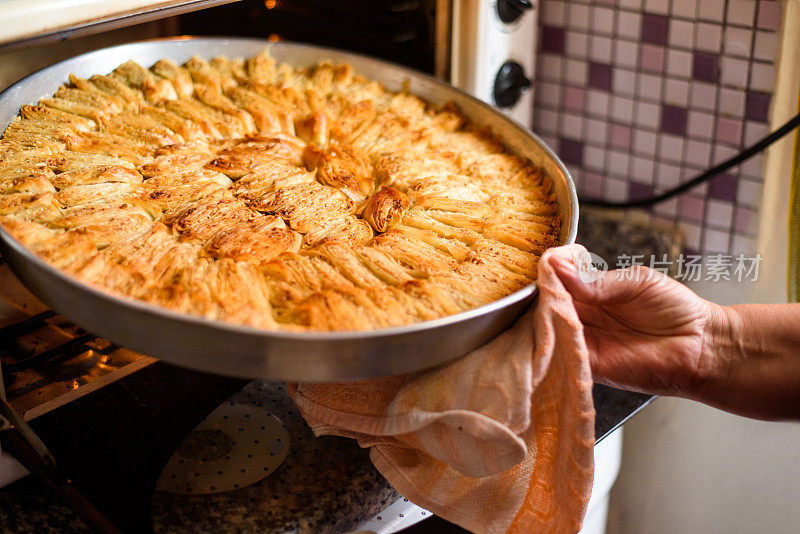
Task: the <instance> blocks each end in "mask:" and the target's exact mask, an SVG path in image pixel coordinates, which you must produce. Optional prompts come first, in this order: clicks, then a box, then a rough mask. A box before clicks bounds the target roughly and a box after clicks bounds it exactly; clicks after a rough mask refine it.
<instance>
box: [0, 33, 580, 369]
mask: <svg viewBox="0 0 800 534" xmlns="http://www.w3.org/2000/svg"><path fill="white" fill-rule="evenodd" d="M265 47H266V48H269V49H270V53H271V54H272V55H273V56H274V57H275V58H276V59H277V60H279V61H285V62H288V63H289V64H292V65H296V66H306V65H311V64H314V63H316V62H317V61H319V60H321V59H330V60H332V61H335V62H346V63H349V64H350V65H352V66H353V68H354V69H355V70H356V72H358V73H360V74H362V75H364V76H366V77H368V78H371V79H374V80H377V81H379V82H381V83H383V84H384V85H385V86H386V87H387V88H388V89H390V90H400V89H402V88H403V86H404V84H408V89H409V91H410V92H411V93H413V94H416V95H418V96H420V97H422V98H424V99H425V100H427V101H429V102H432V103H434V104H443V103H445V102H447V101H452V102H454V103H455V104H457V105H458V106H459V107H460V108H461V110H462V111H463V113H464V114H465V115H466V116H467V117H468V118H469V119H470V120H471V121H472V122H473V123H475V124H479V125H481V126H486V127H488V128H489V129H490V130H491V131H492V132H493V133H494V134H495V135H496V136H497V137H499V138H500V139H501V140H502V142H503V143H504V144H505V145H506V147H508V148H509V149H510V150H511V151H513V152H515V153H517V154H519V155H521V156H524V157H526V158H528V159H530V160H531V161H532V162H533V163H534V164H536V165H539V166H540V167H542V168H543V170H544V172H545V174H546V175H547V176H549V177H550V179H551V180H552V182H553V184H554V189H555V195H556V198H557V203H558V211H559V214H560V216H561V221H562V226H561V231H560V235H559V237H558V243H559V244H565V243H572V242H574V240H575V233H576V231H577V221H578V200H577V196H576V194H575V187H574V185H573V182H572V178H571V177H570V175H569V172H568V171H567V169H566V168H565V167H564V165H563V163H561V161H560V160H559V159H558V157H557V156H556V155H555V154H554V153H553V151H552V150H550V148H548V147H547V146H546V145H545V144H544V143H543V142H542V141H541V139H539V138H538V137H537V136H535V135H534V134H532V133H531V132H530V131H528V130H526V129H525V128H523V127H522V126H520V125H519V124H517V123H516V122H514V121H512V120H511V119H509V118H507V117H506V116H505V115H503V114H501V113H500V112H499V111H497V110H495V109H494V108H492V107H491V106H489V105H487V104H485V103H483V102H481V101H480V100H477V99H475V98H473V97H471V96H469V95H467V94H466V93H464V92H462V91H459V90H458V89H455V88H453V87H451V86H449V85H447V84H445V83H442V82H440V81H438V80H436V79H434V78H431V77H429V76H427V75H424V74H421V73H419V72H416V71H413V70H410V69H408V68H405V67H401V66H398V65H394V64H391V63H387V62H384V61H379V60H376V59H372V58H369V57H366V56H362V55H358V54H353V53H349V52H342V51H337V50H331V49H327V48H321V47H316V46H309V45H304V44H296V43H289V42H277V43H271V42H269V41H266V40H261V39H238V38H188V37H180V38H175V39H160V40H155V41H144V42H138V43H132V44H125V45H121V46H115V47H111V48H106V49H103V50H98V51H95V52H90V53H88V54H83V55H80V56H77V57H74V58H72V59H68V60H66V61H62V62H60V63H56V64H55V65H52V66H50V67H47V68H45V69H42V70H40V71H38V72H36V73H34V74H31V75H30V76H28V77H26V78H24V79H23V80H21V81H19V82H17V83H16V84H14V85H12V86H11V87H9V88H8V89H6V90H5V91H4V92H3V93H2V94H0V130H5V128H6V126H7V125H8V124H9V123H10V122H11V121H12V120H13V119H14V117H16V116H17V114H18V113H19V109H20V107H21V106H23V105H25V104H35V103H36V102H37V101H38V100H39V99H41V98H43V97H45V96H48V95H51V94H52V93H54V92H55V91H56V89H58V87H59V86H60V85H61V84H63V83H64V82H66V80H67V76H68V75H69V74H70V73H74V74H76V75H77V76H81V77H89V76H91V75H93V74H98V73H108V72H110V71H111V70H113V69H114V68H116V67H117V66H118V65H120V64H121V63H124V62H125V61H127V60H128V59H133V60H134V61H136V62H137V63H139V64H141V65H143V66H146V67H149V66H150V65H152V64H153V63H155V62H156V61H158V60H159V59H161V58H170V59H172V60H173V61H176V62H178V63H183V62H185V61H186V60H188V59H189V58H190V57H192V56H193V55H199V56H202V57H206V58H211V57H213V56H217V55H226V56H229V57H248V56H253V55H256V54H258V53H259V52H261V51H262V50H263V49H264V48H265ZM0 243H2V252H3V254H4V256H5V258H6V260H7V262H8V264H9V265H10V267H11V269H12V270H13V271H14V273H15V274H16V275H17V276H18V277H19V278H20V279H21V280H22V282H23V283H24V284H25V285H26V286H27V287H28V288H29V289H30V290H31V291H32V292H33V293H34V294H35V295H36V296H37V297H39V298H40V299H41V300H42V301H44V302H45V303H46V304H48V305H49V306H51V307H52V308H53V309H55V310H56V311H58V312H59V313H61V314H63V315H64V316H65V317H67V318H68V319H70V320H72V321H74V322H75V323H76V324H78V325H80V326H82V327H83V328H85V329H87V330H89V331H91V332H93V333H95V334H98V335H100V336H103V337H105V338H107V339H109V340H110V341H112V342H114V343H117V344H119V345H122V346H125V347H128V348H130V349H133V350H137V351H140V352H142V353H145V354H148V355H150V356H154V357H157V358H161V359H162V360H164V361H167V362H170V363H174V364H177V365H182V366H185V367H190V368H194V369H199V370H202V371H208V372H212V373H218V374H225V375H232V376H239V377H248V378H266V379H283V380H306V381H332V380H345V379H355V378H362V377H372V376H381V375H391V374H396V373H401V372H406V371H414V370H418V369H424V368H428V367H432V366H434V365H437V364H440V363H443V362H446V361H448V360H451V359H453V358H456V357H459V356H461V355H463V354H466V353H467V352H469V351H471V350H473V349H475V348H477V347H479V346H481V345H482V344H484V343H486V342H487V341H489V340H490V339H491V338H493V337H494V336H496V335H497V334H498V333H500V332H502V331H503V330H505V329H507V328H508V327H509V326H511V324H513V322H514V321H515V320H516V319H517V318H518V317H519V316H520V315H521V314H522V312H523V311H524V310H525V309H526V308H527V307H528V306H529V305H530V303H531V301H532V300H533V298H534V297H535V295H536V286H535V285H531V286H529V287H526V288H524V289H522V290H520V291H517V292H516V293H513V294H511V295H508V296H507V297H505V298H502V299H500V300H498V301H495V302H493V303H491V304H488V305H486V306H482V307H480V308H476V309H474V310H469V311H466V312H463V313H459V314H457V315H451V316H449V317H443V318H441V319H436V320H433V321H426V322H422V323H417V324H412V325H409V326H404V327H397V328H387V329H380V330H371V331H365V332H361V331H358V332H320V333H292V332H280V331H278V332H275V331H267V330H260V329H255V328H249V327H245V326H238V325H233V324H227V323H223V322H218V321H212V320H208V319H203V318H201V317H195V316H191V315H186V314H181V313H176V312H172V311H169V310H166V309H163V308H159V307H157V306H152V305H148V304H145V303H143V302H140V301H136V300H133V299H127V298H124V297H118V296H114V295H110V294H107V293H104V292H103V291H101V290H98V289H95V288H92V287H90V286H88V285H85V284H83V283H81V282H79V281H78V280H77V279H75V278H72V277H71V276H69V275H67V274H65V273H62V272H60V271H58V270H57V269H55V268H53V267H51V266H49V265H47V264H46V263H45V262H44V261H42V260H41V259H39V258H38V257H37V256H35V255H34V254H33V253H32V252H30V251H29V250H27V249H26V248H25V247H23V246H22V245H21V244H20V243H18V242H17V241H16V240H15V239H13V238H12V237H10V236H9V235H8V233H6V232H5V231H2V230H0Z"/></svg>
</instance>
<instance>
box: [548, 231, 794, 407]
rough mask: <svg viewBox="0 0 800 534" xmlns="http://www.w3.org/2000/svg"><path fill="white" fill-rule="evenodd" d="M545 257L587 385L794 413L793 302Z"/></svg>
mask: <svg viewBox="0 0 800 534" xmlns="http://www.w3.org/2000/svg"><path fill="white" fill-rule="evenodd" d="M576 249H577V250H580V249H579V248H578V247H576ZM548 253H549V252H546V253H545V254H548ZM553 263H554V266H555V268H556V272H557V273H558V276H559V279H560V280H561V281H562V283H563V284H564V286H565V287H566V289H567V291H569V293H570V294H571V296H572V299H573V302H574V304H575V308H576V310H577V312H578V315H579V317H580V319H581V321H582V323H583V327H584V336H585V339H586V344H587V348H588V350H589V357H590V362H591V367H592V373H593V376H594V379H595V381H596V382H599V383H603V384H607V385H611V386H614V387H619V388H622V389H627V390H632V391H640V392H644V393H651V394H657V395H672V396H679V397H685V398H689V399H693V400H697V401H700V402H704V403H706V404H709V405H711V406H715V407H717V408H720V409H723V410H727V411H730V412H732V413H736V414H739V415H744V416H747V417H756V418H760V419H800V354H798V347H800V305H798V304H745V305H739V306H720V305H718V304H715V303H713V302H710V301H708V300H705V299H703V298H700V297H699V296H697V295H696V294H695V293H694V292H692V291H691V290H690V289H689V288H687V287H686V286H684V285H683V284H681V283H679V282H677V281H675V280H672V279H671V278H669V277H668V276H666V275H664V274H663V273H660V272H658V271H654V270H652V269H649V268H647V267H644V266H634V267H631V268H627V269H622V270H615V271H608V272H605V273H587V272H585V270H583V269H582V268H581V267H580V265H581V264H582V260H581V259H580V258H579V257H576V258H574V261H569V260H568V259H565V258H559V259H558V260H557V261H554V262H553Z"/></svg>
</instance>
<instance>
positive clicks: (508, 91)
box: [493, 61, 531, 108]
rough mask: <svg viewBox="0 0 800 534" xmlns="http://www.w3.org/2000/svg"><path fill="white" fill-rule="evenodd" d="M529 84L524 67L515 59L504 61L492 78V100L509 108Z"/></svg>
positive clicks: (500, 105)
mask: <svg viewBox="0 0 800 534" xmlns="http://www.w3.org/2000/svg"><path fill="white" fill-rule="evenodd" d="M530 86H531V81H530V80H529V79H528V78H527V77H526V76H525V69H523V68H522V65H520V64H519V63H517V62H516V61H506V62H505V63H503V66H502V67H500V70H499V71H497V76H496V77H495V79H494V92H493V96H494V102H495V104H497V107H501V108H510V107H511V106H513V105H514V104H516V103H517V101H518V100H519V99H520V97H521V96H522V94H523V93H524V92H525V91H527V90H528V87H530Z"/></svg>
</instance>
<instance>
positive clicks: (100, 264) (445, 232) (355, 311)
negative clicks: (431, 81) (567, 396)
mask: <svg viewBox="0 0 800 534" xmlns="http://www.w3.org/2000/svg"><path fill="white" fill-rule="evenodd" d="M0 223H1V224H2V225H3V227H4V228H5V229H6V230H7V231H9V232H10V233H11V234H12V235H13V236H14V237H15V238H16V239H18V240H20V241H21V242H22V243H23V244H24V245H25V246H27V247H28V248H29V249H31V250H33V251H34V252H35V253H36V254H38V255H39V256H40V257H42V258H43V259H44V260H46V261H47V262H49V263H51V264H52V265H54V266H55V267H57V268H59V269H62V270H64V271H66V272H67V273H70V274H71V275H74V276H76V277H77V278H79V279H80V280H82V281H84V282H86V283H88V284H91V285H93V286H95V287H99V288H102V289H104V290H106V291H109V292H112V293H115V294H118V295H120V294H121V295H125V296H128V297H132V298H135V299H139V300H143V301H146V302H149V303H153V304H157V305H160V306H164V307H166V308H169V309H172V310H176V311H180V312H186V313H191V314H196V315H201V316H204V317H207V318H210V319H218V320H223V321H228V322H233V323H239V324H246V325H250V326H255V327H260V328H267V329H290V330H364V329H374V328H381V327H388V326H398V325H406V324H410V323H414V322H419V321H424V320H428V319H434V318H437V317H442V316H445V315H450V314H454V313H458V312H460V311H464V310H468V309H471V308H475V307H477V306H481V305H483V304H487V303H489V302H492V301H494V300H497V299H499V298H501V297H503V296H506V295H508V294H510V293H512V292H514V291H517V290H519V289H521V288H523V287H525V286H526V285H528V284H530V283H531V282H532V281H533V280H534V279H535V277H536V265H537V261H538V259H539V256H540V255H541V254H542V252H543V251H544V250H545V248H547V247H548V246H551V245H553V244H554V243H555V238H556V235H557V234H558V225H559V221H558V218H557V216H556V210H555V200H554V197H553V195H552V192H551V185H550V182H549V181H548V180H547V179H546V178H545V177H544V176H543V175H542V173H541V171H540V170H539V169H538V168H536V167H535V166H533V165H531V164H530V163H529V162H528V161H526V160H524V159H521V158H519V157H516V156H514V155H512V154H510V153H508V152H507V151H506V150H505V149H504V147H503V146H502V145H501V144H500V143H499V142H498V141H497V140H496V139H494V138H493V137H492V136H491V135H490V134H489V133H487V132H484V131H481V130H479V129H477V128H475V127H473V126H471V125H469V124H468V123H467V122H466V121H465V119H464V117H463V116H462V115H461V114H460V113H459V112H458V110H457V109H455V108H454V107H453V106H445V107H443V108H441V109H436V108H434V107H432V106H430V105H428V104H427V103H426V102H424V101H423V100H421V99H419V98H417V97H416V96H413V95H411V94H407V93H392V92H390V91H387V90H386V89H385V88H384V87H382V86H381V85H380V84H378V83H376V82H373V81H370V80H368V79H365V78H363V77H361V76H358V75H356V74H354V73H353V71H352V69H351V68H350V66H348V65H346V64H345V65H333V64H330V63H327V62H321V63H319V64H317V65H316V66H314V67H311V68H303V69H299V68H293V67H291V66H289V65H285V64H280V65H278V64H276V63H275V61H274V60H273V59H272V58H271V57H270V56H269V55H268V54H267V53H263V54H261V55H258V56H255V57H252V58H250V59H246V60H241V59H233V60H230V59H227V58H224V57H217V58H214V59H212V60H210V61H206V60H205V59H201V58H197V57H195V58H192V59H191V60H189V61H188V62H187V63H186V64H185V65H183V66H179V65H177V64H175V63H173V62H172V61H170V60H167V59H162V60H161V61H159V62H157V63H156V64H155V65H153V66H152V67H150V68H149V69H146V68H144V67H141V66H139V65H137V64H136V63H134V62H132V61H129V62H127V63H125V64H123V65H120V66H119V67H118V68H117V69H115V70H114V71H113V72H112V73H111V74H109V75H107V76H101V75H96V76H92V77H91V78H89V79H80V78H77V77H75V76H70V80H69V83H68V84H67V85H64V86H62V87H60V88H59V89H58V91H56V93H55V95H53V96H52V97H48V98H44V99H43V100H41V101H40V102H39V104H38V105H35V106H25V107H23V108H22V110H21V111H20V115H19V117H18V118H16V119H15V120H14V121H13V122H12V123H11V125H10V126H9V127H8V129H7V130H6V132H5V134H4V136H3V138H2V139H0Z"/></svg>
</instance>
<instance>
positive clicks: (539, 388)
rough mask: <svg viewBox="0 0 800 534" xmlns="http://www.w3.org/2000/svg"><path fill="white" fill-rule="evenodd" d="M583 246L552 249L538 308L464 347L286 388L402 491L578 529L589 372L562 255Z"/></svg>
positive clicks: (545, 259)
mask: <svg viewBox="0 0 800 534" xmlns="http://www.w3.org/2000/svg"><path fill="white" fill-rule="evenodd" d="M584 250H585V249H583V247H580V246H578V245H568V246H564V247H559V248H555V249H550V250H548V251H547V252H546V253H545V254H544V255H543V256H542V258H541V261H540V262H539V267H538V269H539V280H538V285H539V297H538V302H537V303H536V305H535V306H534V308H533V309H532V310H531V311H529V312H527V313H526V314H525V315H523V316H522V318H520V319H519V321H517V323H516V324H515V325H514V326H513V327H512V328H511V329H510V330H508V331H506V332H504V333H503V334H501V335H499V336H498V337H497V338H495V339H494V340H492V341H491V342H489V343H488V344H486V345H484V346H483V347H481V348H480V349H477V350H476V351H474V352H472V353H470V354H468V355H466V356H464V357H463V358H460V359H458V360H456V361H453V362H451V363H447V364H444V365H442V366H440V367H437V368H435V369H431V370H428V371H422V372H417V373H412V374H406V375H401V376H391V377H384V378H375V379H369V380H361V381H353V382H341V383H300V384H290V385H289V388H288V389H289V392H290V394H291V395H292V398H293V399H294V400H295V402H296V403H297V405H298V407H299V408H300V410H301V411H302V413H303V415H304V417H305V419H306V421H307V422H308V424H309V425H310V426H311V428H312V429H313V430H314V433H315V434H317V435H323V434H333V435H337V436H348V437H352V438H355V439H357V440H358V442H359V444H360V445H361V446H362V447H370V448H371V450H370V457H371V459H372V461H373V463H374V464H375V466H376V467H377V469H378V471H380V472H381V473H382V474H383V475H384V476H385V477H386V479H387V480H388V481H389V482H390V483H391V484H392V485H393V486H394V487H395V488H397V490H398V491H400V493H402V494H403V495H404V496H405V497H407V498H408V499H409V500H411V501H412V502H414V503H415V504H418V505H419V506H422V507H423V508H427V509H428V510H430V511H431V512H433V513H434V514H436V515H439V516H441V517H443V518H444V519H447V520H449V521H452V522H454V523H456V524H458V525H461V526H462V527H464V528H466V529H469V530H471V531H474V532H479V533H481V532H487V533H494V532H520V533H539V532H577V531H578V530H579V529H580V526H581V522H582V519H583V516H584V514H585V512H586V505H587V502H588V500H589V494H590V492H591V487H592V477H593V447H594V406H593V404H592V394H591V393H592V375H591V370H590V368H589V361H588V353H587V350H586V344H585V341H584V337H583V328H582V325H581V323H580V321H579V320H578V315H577V313H576V311H575V307H574V305H573V303H572V298H571V297H570V295H569V293H567V291H566V290H565V289H564V286H563V285H562V284H561V281H560V280H559V279H558V277H557V276H556V275H555V272H554V271H553V262H555V261H574V259H575V258H577V257H578V255H579V254H580V253H581V252H582V251H584ZM376 356H377V357H379V355H376Z"/></svg>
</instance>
